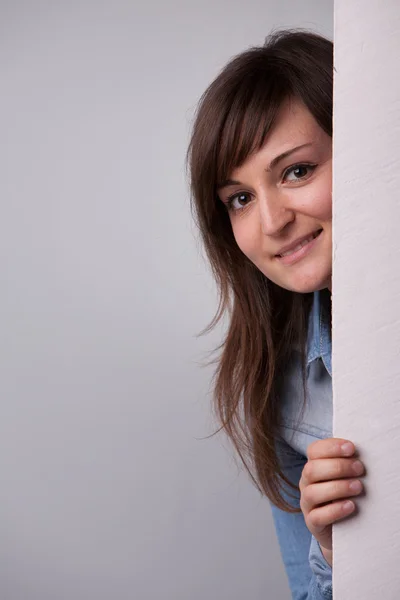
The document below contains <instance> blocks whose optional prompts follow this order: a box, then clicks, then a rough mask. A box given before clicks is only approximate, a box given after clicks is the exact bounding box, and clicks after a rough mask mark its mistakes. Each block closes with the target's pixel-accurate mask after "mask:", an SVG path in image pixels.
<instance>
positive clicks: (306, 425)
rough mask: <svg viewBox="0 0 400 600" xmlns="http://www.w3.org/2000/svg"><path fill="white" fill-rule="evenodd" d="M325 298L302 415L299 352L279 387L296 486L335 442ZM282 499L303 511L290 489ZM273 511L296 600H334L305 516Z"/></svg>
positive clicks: (315, 310) (283, 446) (319, 305)
mask: <svg viewBox="0 0 400 600" xmlns="http://www.w3.org/2000/svg"><path fill="white" fill-rule="evenodd" d="M322 294H326V292H314V296H313V304H312V308H311V311H310V315H309V319H308V340H307V354H306V357H307V365H306V369H307V370H306V384H307V390H306V393H307V396H306V405H305V410H304V412H303V413H302V412H301V408H302V405H303V401H304V398H303V396H304V391H303V390H304V387H303V379H302V370H301V354H300V352H299V351H297V350H293V352H292V357H291V360H290V361H289V363H288V365H287V370H286V371H285V377H284V379H283V381H282V385H281V387H280V406H281V416H282V421H281V428H280V432H279V433H280V437H279V438H278V439H277V440H276V445H277V453H278V457H279V459H280V461H281V467H282V470H283V471H284V473H285V474H286V476H287V477H288V479H289V480H290V481H292V482H293V483H295V484H296V485H298V484H299V481H300V477H301V473H302V470H303V467H304V465H305V463H306V462H307V447H308V446H309V444H311V443H312V442H313V441H315V440H317V439H324V438H328V437H332V368H331V354H332V346H331V318H330V310H329V309H328V308H327V307H326V303H324V302H323V297H322ZM288 493H289V494H290V495H287V494H288ZM283 495H284V496H285V497H286V499H287V500H288V501H289V502H290V503H291V504H292V505H293V506H296V507H299V506H300V494H299V493H296V491H295V490H292V488H289V486H286V487H284V491H283ZM293 495H294V496H295V499H293ZM271 509H272V515H273V519H274V523H275V529H276V533H277V536H278V541H279V546H280V550H281V554H282V559H283V563H284V565H285V570H286V573H287V576H288V580H289V585H290V589H291V592H292V600H332V568H331V566H330V565H329V564H328V563H327V561H326V560H325V557H324V556H323V554H322V552H321V548H320V546H319V544H318V542H317V540H316V539H315V538H314V536H312V535H311V533H310V531H309V530H308V529H307V527H306V524H305V521H304V517H303V513H297V514H290V513H287V512H285V511H283V510H281V509H279V508H277V507H276V506H274V505H272V503H271Z"/></svg>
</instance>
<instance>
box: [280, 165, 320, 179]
mask: <svg viewBox="0 0 400 600" xmlns="http://www.w3.org/2000/svg"><path fill="white" fill-rule="evenodd" d="M316 167H317V165H310V164H297V165H293V166H291V167H289V168H288V169H286V171H285V172H284V174H283V181H289V182H290V181H292V182H293V181H302V180H304V179H308V177H309V176H310V175H311V174H312V173H313V171H314V170H315V169H316Z"/></svg>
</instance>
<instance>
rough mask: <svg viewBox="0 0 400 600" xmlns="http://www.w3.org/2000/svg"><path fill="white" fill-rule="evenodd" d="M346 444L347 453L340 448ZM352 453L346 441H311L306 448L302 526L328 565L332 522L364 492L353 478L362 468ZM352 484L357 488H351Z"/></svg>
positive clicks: (351, 509) (344, 514)
mask: <svg viewBox="0 0 400 600" xmlns="http://www.w3.org/2000/svg"><path fill="white" fill-rule="evenodd" d="M345 443H347V444H349V447H348V449H347V450H344V449H342V445H343V444H345ZM354 453H355V447H354V444H353V443H352V442H349V441H348V440H345V439H341V438H328V439H325V440H318V441H316V442H313V443H312V444H310V445H309V446H308V448H307V458H308V461H307V463H306V464H305V466H304V469H303V472H302V475H301V478H300V483H299V488H300V508H301V510H302V512H303V515H304V519H305V523H306V525H307V527H308V529H309V530H310V531H311V533H312V535H313V536H314V537H315V538H316V539H317V541H318V542H319V545H320V547H321V550H322V552H323V554H324V556H325V558H326V559H327V560H328V562H329V563H330V564H331V565H332V560H331V553H332V523H335V522H336V521H339V520H341V519H343V518H345V517H348V516H349V515H351V514H352V513H353V512H354V510H355V504H354V502H353V501H350V502H349V501H348V498H349V497H352V496H358V495H359V494H360V493H361V491H362V489H363V484H362V483H361V481H360V480H359V479H356V476H357V475H358V476H360V475H363V474H364V472H365V470H364V465H363V464H362V463H361V462H360V461H358V460H357V459H356V457H354V456H353V455H354ZM351 457H353V458H351ZM357 463H358V468H357ZM354 465H355V467H356V468H355V467H354ZM352 484H355V486H356V487H355V488H351V487H350V486H351V485H352ZM328 557H330V560H329V558H328Z"/></svg>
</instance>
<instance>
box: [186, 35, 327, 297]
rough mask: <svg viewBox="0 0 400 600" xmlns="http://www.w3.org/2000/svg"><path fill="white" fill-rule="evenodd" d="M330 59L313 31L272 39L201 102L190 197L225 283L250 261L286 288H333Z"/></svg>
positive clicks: (236, 279) (243, 58) (228, 71)
mask: <svg viewBox="0 0 400 600" xmlns="http://www.w3.org/2000/svg"><path fill="white" fill-rule="evenodd" d="M332 55H333V52H332V43H331V42H329V41H328V40H326V39H324V38H322V37H320V36H318V35H316V34H313V33H308V32H303V31H283V32H278V33H275V34H273V35H271V36H270V37H269V38H268V39H267V41H266V44H265V45H264V46H262V47H258V48H252V49H250V50H248V51H246V52H244V53H242V54H240V55H239V56H237V57H236V58H234V59H233V60H232V61H231V62H230V63H228V65H227V66H226V67H225V68H224V70H223V71H222V72H221V74H220V75H219V76H218V77H217V78H216V79H215V81H214V82H213V83H212V84H211V85H210V86H209V88H208V89H207V90H206V92H205V94H204V95H203V97H202V99H201V102H200V105H199V109H198V113H197V118H196V121H195V125H194V128H193V135H192V140H191V145H190V169H191V181H192V190H193V199H194V207H195V212H196V215H197V219H198V223H199V225H200V230H201V233H202V235H203V239H204V241H205V245H206V249H207V252H208V254H209V257H210V259H211V262H212V265H213V268H214V272H215V274H216V276H217V280H218V281H219V282H220V283H221V284H222V286H223V285H224V283H226V279H227V278H228V279H229V280H230V284H231V286H233V288H237V287H238V286H240V285H241V283H240V281H241V279H240V276H239V274H238V269H239V270H240V271H243V269H245V270H249V269H251V267H250V265H249V264H248V263H249V261H250V262H251V263H252V265H255V267H256V268H257V269H259V271H260V272H261V273H263V274H264V275H265V276H266V277H267V278H268V279H269V280H270V281H272V282H273V283H275V284H277V285H278V286H280V287H282V288H285V289H287V290H291V291H295V292H302V293H304V292H311V291H314V290H317V289H322V288H324V287H329V286H330V276H331V160H332V149H331V135H332V76H333V73H332V70H333V69H332ZM299 146H301V148H298V147H299ZM295 148H298V150H294V149H295ZM289 153H290V154H289ZM282 155H286V156H284V157H283V158H282ZM317 234H318V237H317V238H316V239H315V241H313V242H312V243H310V244H309V245H308V246H303V248H302V249H301V250H298V251H296V252H295V253H293V254H292V255H291V256H290V255H286V256H284V257H282V256H281V254H283V253H285V254H286V253H287V252H290V251H291V250H293V247H298V244H300V243H303V242H304V239H306V240H308V239H310V236H315V235H317Z"/></svg>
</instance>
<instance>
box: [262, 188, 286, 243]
mask: <svg viewBox="0 0 400 600" xmlns="http://www.w3.org/2000/svg"><path fill="white" fill-rule="evenodd" d="M259 208H260V224H261V230H262V232H263V233H264V235H269V236H276V235H278V234H280V233H281V232H282V231H283V230H284V229H285V227H286V226H287V225H288V224H289V223H292V222H293V221H294V219H295V212H294V210H293V208H291V207H290V206H289V205H288V203H287V202H285V200H284V198H282V196H280V195H279V194H276V195H275V194H271V193H269V194H268V195H266V194H264V195H263V196H262V197H261V198H260V201H259Z"/></svg>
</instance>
